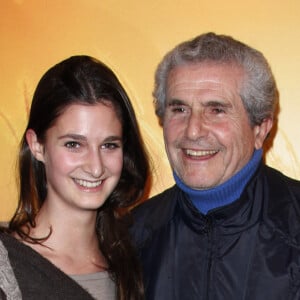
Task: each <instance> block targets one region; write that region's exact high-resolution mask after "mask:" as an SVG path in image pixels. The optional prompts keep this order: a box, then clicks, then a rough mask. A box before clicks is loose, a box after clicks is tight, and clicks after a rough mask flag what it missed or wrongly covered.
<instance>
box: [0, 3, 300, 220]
mask: <svg viewBox="0 0 300 300" xmlns="http://www.w3.org/2000/svg"><path fill="white" fill-rule="evenodd" d="M207 31H215V32H217V33H224V34H228V35H232V36H234V37H235V38H237V39H240V40H242V41H243V42H245V43H248V44H250V45H251V46H253V47H255V48H257V49H259V50H261V51H262V52H263V53H264V54H265V56H266V57H267V58H268V60H269V62H270V64H271V66H272V69H273V72H274V75H275V77H276V79H277V83H278V87H279V90H280V101H281V111H280V114H279V123H278V130H277V135H276V138H275V141H274V144H273V147H272V148H271V149H270V151H269V152H268V154H267V162H268V164H269V165H271V166H274V167H276V168H278V169H279V170H281V171H283V172H285V173H286V174H288V175H290V176H291V177H294V178H297V179H300V163H299V155H300V154H299V150H300V138H299V119H300V88H299V86H300V84H299V82H300V76H299V73H300V2H299V1H298V0H294V1H292V0H286V1H279V0H263V1H262V0H252V1H247V0H245V1H240V0H236V1H234V0H227V1H223V0H215V1H214V0H211V1H208V0H206V1H204V0H159V1H158V0H151V1H146V0H145V1H141V0H126V1H125V0H118V1H116V0H110V1H109V0H1V2H0V54H1V55H0V104H1V105H0V135H1V139H0V140H1V148H0V149H1V151H0V166H1V173H0V191H1V197H0V220H8V219H9V218H10V217H11V215H12V213H13V211H14V209H15V207H16V203H17V196H18V195H17V190H16V176H15V175H16V172H15V164H16V156H17V149H18V143H19V140H20V138H21V135H22V133H23V129H24V127H25V125H26V120H27V115H28V109H29V106H30V101H31V97H32V94H33V91H34V89H35V86H36V85H37V82H38V80H39V79H40V77H41V76H42V75H43V73H44V72H45V71H46V70H47V69H48V68H49V67H51V66H52V65H54V64H55V63H57V62H59V61H61V60H63V59H65V58H67V57H69V56H71V55H76V54H87V55H91V56H95V57H97V58H98V59H100V60H102V61H103V62H105V63H106V64H108V65H109V66H110V67H111V68H112V69H113V70H114V71H115V72H116V73H117V75H118V77H119V78H120V80H121V82H122V83H123V84H124V86H125V88H126V90H127V92H128V94H129V95H130V97H131V99H132V101H133V104H134V107H135V110H136V113H137V116H138V119H139V122H140V126H141V129H142V133H143V136H144V138H145V142H146V145H147V147H148V149H149V152H150V153H151V155H152V160H153V175H154V181H153V187H152V189H151V195H153V194H156V193H158V192H160V191H162V190H163V189H164V188H166V187H168V186H170V185H172V184H173V179H172V176H171V172H170V168H169V164H168V161H167V158H166V155H165V152H164V145H163V140H162V132H161V128H160V127H159V126H158V123H157V119H156V117H155V114H154V111H153V106H152V96H151V93H152V87H153V73H154V70H155V67H156V65H157V63H158V62H159V61H160V59H161V58H162V56H163V55H164V54H165V53H166V51H168V50H169V49H171V48H172V47H173V46H175V45H176V44H177V43H179V42H181V41H183V40H186V39H190V38H192V37H194V36H195V35H198V34H200V33H203V32H207Z"/></svg>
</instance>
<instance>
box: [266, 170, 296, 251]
mask: <svg viewBox="0 0 300 300" xmlns="http://www.w3.org/2000/svg"><path fill="white" fill-rule="evenodd" d="M265 174H266V178H267V182H268V189H267V190H268V195H269V196H268V199H269V200H268V205H267V212H268V219H269V220H271V222H272V224H273V227H274V228H275V229H276V230H277V231H278V232H281V234H282V235H283V236H284V237H285V238H286V239H287V240H289V241H290V243H294V242H295V243H296V244H297V245H299V246H300V181H299V180H296V179H294V178H291V177H288V176H286V175H285V174H283V173H282V172H280V171H279V170H276V169H273V168H271V167H267V166H266V167H265ZM292 241H293V242H292Z"/></svg>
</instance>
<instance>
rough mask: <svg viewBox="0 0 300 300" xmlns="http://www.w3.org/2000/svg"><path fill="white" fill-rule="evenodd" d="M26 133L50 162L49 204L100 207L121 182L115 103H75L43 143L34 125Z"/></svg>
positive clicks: (38, 156) (35, 150) (33, 148)
mask: <svg viewBox="0 0 300 300" xmlns="http://www.w3.org/2000/svg"><path fill="white" fill-rule="evenodd" d="M26 137H27V141H28V144H29V145H30V148H31V151H32V152H33V155H34V156H35V158H36V159H37V160H39V161H41V162H43V163H44V165H45V171H46V177H47V191H48V193H47V198H46V201H47V202H48V204H52V203H53V205H54V206H56V207H58V208H59V209H67V208H72V209H75V210H89V211H90V210H97V209H98V208H99V207H100V206H102V205H103V203H104V202H105V200H106V199H107V198H108V196H109V195H110V194H111V192H112V191H113V190H114V188H115V187H116V185H117V183H118V181H119V178H120V175H121V171H122V167H123V140H122V125H121V122H120V120H119V118H118V117H117V115H116V112H115V109H114V108H113V106H112V105H111V104H110V103H109V102H105V104H102V103H98V104H95V105H82V104H72V105H70V106H69V107H67V109H66V110H65V111H64V112H63V113H62V114H61V115H60V116H59V117H58V118H57V120H56V122H55V123H54V125H53V126H52V127H51V128H49V129H48V130H47V132H46V138H45V142H44V143H43V144H42V143H39V142H38V141H37V138H36V135H35V133H34V131H33V130H28V132H27V134H26Z"/></svg>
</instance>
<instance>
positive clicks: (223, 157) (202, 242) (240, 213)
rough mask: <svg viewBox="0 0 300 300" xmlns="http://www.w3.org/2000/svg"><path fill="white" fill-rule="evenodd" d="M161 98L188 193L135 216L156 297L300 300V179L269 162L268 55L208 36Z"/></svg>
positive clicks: (172, 155)
mask: <svg viewBox="0 0 300 300" xmlns="http://www.w3.org/2000/svg"><path fill="white" fill-rule="evenodd" d="M154 96H155V99H156V100H155V107H156V114H157V116H158V117H159V120H160V122H161V124H162V126H163V132H164V139H165V145H166V151H167V155H168V158H169V161H170V164H171V168H172V170H173V175H174V179H175V182H176V185H175V186H173V187H172V188H170V189H168V190H166V191H164V192H163V193H161V194H159V195H157V196H155V197H154V198H152V199H150V200H149V201H147V202H146V203H145V204H143V205H141V206H140V207H138V208H137V209H136V210H135V211H134V218H135V226H134V228H133V231H132V234H133V238H134V241H135V244H136V247H137V249H138V251H139V254H140V258H141V262H142V266H143V270H144V278H145V288H146V299H147V300H152V299H155V300H175V299H178V300H193V299H195V300H196V299H197V300H199V299H203V300H210V299H212V300H239V299H241V300H276V299H300V213H299V212H300V207H299V204H300V182H298V181H295V180H293V179H291V178H288V177H286V176H285V175H283V174H282V173H280V172H278V171H276V170H274V169H272V168H270V167H268V166H266V165H265V164H264V163H263V160H262V156H263V150H262V147H263V144H264V141H265V140H266V138H267V137H268V134H269V133H270V130H271V128H272V125H273V119H274V113H275V111H276V107H277V102H278V93H277V88H276V83H275V80H274V77H273V75H272V72H271V69H270V67H269V65H268V63H267V61H266V59H265V58H264V56H263V55H262V54H261V53H260V52H258V51H257V50H255V49H253V48H251V47H249V46H247V45H245V44H243V43H241V42H239V41H237V40H235V39H233V38H231V37H229V36H224V35H216V34H214V33H207V34H203V35H200V36H198V37H196V38H195V39H193V40H191V41H187V42H184V43H182V44H180V45H178V46H177V47H175V48H174V49H173V50H172V51H171V52H169V53H168V54H167V55H166V56H165V57H164V59H163V60H162V62H161V63H160V64H159V66H158V69H157V72H156V82H155V91H154Z"/></svg>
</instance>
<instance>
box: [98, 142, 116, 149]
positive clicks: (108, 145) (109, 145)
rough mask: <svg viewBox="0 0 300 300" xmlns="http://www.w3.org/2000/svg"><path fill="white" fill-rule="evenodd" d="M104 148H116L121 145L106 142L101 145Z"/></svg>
mask: <svg viewBox="0 0 300 300" xmlns="http://www.w3.org/2000/svg"><path fill="white" fill-rule="evenodd" d="M101 148H102V149H116V148H120V145H119V144H117V143H105V144H103V145H102V146H101Z"/></svg>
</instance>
